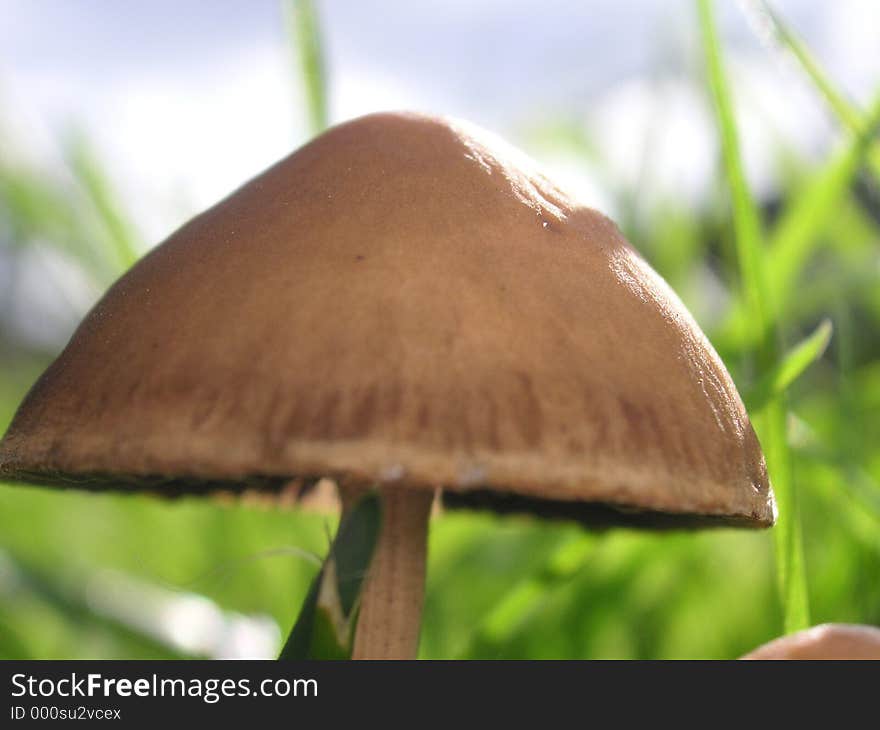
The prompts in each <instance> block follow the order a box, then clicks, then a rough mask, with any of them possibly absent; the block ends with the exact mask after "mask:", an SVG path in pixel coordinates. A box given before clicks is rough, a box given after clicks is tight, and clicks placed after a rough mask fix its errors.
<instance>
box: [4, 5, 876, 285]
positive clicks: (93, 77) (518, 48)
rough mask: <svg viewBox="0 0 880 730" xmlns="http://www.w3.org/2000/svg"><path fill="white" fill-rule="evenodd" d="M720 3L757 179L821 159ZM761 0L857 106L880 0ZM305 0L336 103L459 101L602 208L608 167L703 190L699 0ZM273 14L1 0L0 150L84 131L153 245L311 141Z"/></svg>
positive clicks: (454, 105)
mask: <svg viewBox="0 0 880 730" xmlns="http://www.w3.org/2000/svg"><path fill="white" fill-rule="evenodd" d="M716 5H717V7H718V14H719V18H720V22H721V30H722V35H723V39H724V43H725V48H726V51H727V54H728V57H729V60H730V68H731V75H732V77H733V79H734V83H735V88H736V92H737V103H738V109H739V114H740V120H739V121H740V125H741V133H742V138H743V146H744V149H745V156H746V166H747V171H748V174H749V177H750V179H751V181H752V183H753V185H754V186H755V188H756V189H757V190H758V191H759V193H767V192H769V191H772V188H773V185H774V174H775V165H776V159H775V158H774V157H773V155H772V154H771V152H770V150H774V149H778V147H779V144H778V143H779V141H780V140H783V141H784V143H785V144H786V145H788V146H790V147H791V148H792V149H794V150H797V151H798V152H799V153H800V154H803V155H805V156H810V155H815V156H817V157H818V156H819V155H820V154H823V153H824V152H825V151H826V150H827V148H828V147H829V146H830V145H833V144H834V143H835V139H836V136H837V134H836V132H837V128H836V125H835V124H834V123H833V121H832V120H831V119H830V117H829V116H828V115H827V114H825V110H824V107H823V105H822V102H821V101H820V100H819V99H818V97H817V96H816V94H815V92H814V91H813V90H812V89H811V88H810V87H809V85H808V84H807V83H806V82H805V81H804V79H803V78H802V77H801V76H800V75H799V74H798V73H797V71H796V70H795V69H794V67H793V65H792V64H791V63H786V62H785V59H784V58H783V56H782V55H781V54H779V53H775V52H773V51H772V50H769V49H768V48H767V47H766V46H764V45H762V44H761V42H760V40H759V38H758V34H757V33H756V32H755V29H754V27H753V26H752V25H750V24H749V22H748V20H747V18H746V14H745V13H744V12H743V11H742V8H741V3H737V2H733V1H732V0H731V1H728V0H724V1H722V2H717V3H716ZM773 5H774V7H775V8H776V9H777V10H778V12H779V13H780V14H781V15H782V16H783V17H784V18H785V19H786V20H787V21H788V22H789V23H790V24H791V25H792V26H793V27H794V28H795V29H796V30H797V31H798V33H799V34H800V35H801V36H803V38H804V39H805V40H806V41H807V43H808V44H809V46H810V47H811V49H812V50H813V52H814V54H815V55H816V57H817V58H818V59H819V60H820V62H821V64H822V65H823V67H824V68H825V69H826V70H827V72H828V73H829V75H830V76H831V77H832V78H833V79H834V81H835V82H836V83H837V84H839V85H840V86H841V87H842V88H844V89H845V90H846V91H847V92H848V94H849V95H850V96H851V97H852V98H853V99H854V100H856V101H857V102H859V103H861V104H866V103H867V102H868V100H869V99H870V98H871V95H872V93H873V92H874V91H875V88H874V86H875V84H876V82H877V80H878V79H880V53H878V52H877V49H878V48H880V2H877V0H842V1H838V2H834V3H831V2H824V1H822V0H775V2H774V3H773ZM317 6H318V12H319V17H320V21H321V26H322V28H323V32H324V39H325V54H326V62H327V66H328V69H329V80H330V100H331V116H332V120H333V121H342V120H344V119H348V118H351V117H355V116H358V115H361V114H364V113H368V112H371V111H376V110H381V109H417V110H423V111H430V112H436V113H442V114H449V115H453V116H458V117H463V118H466V119H469V120H471V121H473V122H476V123H477V124H480V125H483V126H486V127H488V128H490V129H492V130H493V131H496V132H499V133H501V134H502V135H504V136H507V137H509V138H511V140H512V141H513V142H514V143H515V144H519V145H520V146H523V147H524V148H525V149H526V151H527V152H529V153H531V154H533V155H534V156H537V157H538V158H539V159H541V161H542V162H544V163H545V164H546V165H547V166H548V167H549V168H550V170H551V172H552V173H553V174H554V175H555V176H556V177H559V178H560V179H561V181H562V182H563V183H564V184H566V185H568V186H569V187H573V188H574V189H575V190H576V192H577V193H578V194H580V196H581V197H582V198H583V199H584V201H585V202H586V203H588V204H590V205H593V206H594V207H597V208H600V209H602V210H603V211H604V212H606V213H609V214H610V215H612V216H614V214H615V212H616V211H615V210H614V209H613V205H614V203H613V200H612V196H611V195H610V194H609V190H610V189H611V188H613V187H615V186H620V185H624V186H625V185H629V186H635V185H641V184H644V187H645V195H652V194H657V195H661V196H662V195H669V194H673V195H677V196H684V197H685V198H687V199H688V201H696V202H699V200H700V199H701V197H703V196H705V195H706V194H707V190H709V189H710V181H711V176H712V171H713V166H714V164H715V159H716V143H715V136H714V131H713V129H712V121H711V117H710V115H709V109H708V107H707V104H706V99H705V94H704V91H703V89H702V88H701V87H700V86H699V85H698V83H696V81H698V80H699V76H700V74H701V73H702V70H701V56H700V47H699V38H698V35H697V23H696V11H695V3H694V2H692V1H691V0H665V1H663V0H593V1H592V2H585V1H577V0H542V2H536V1H534V2H525V1H523V0H445V1H441V0H420V1H419V2H413V1H412V0H384V1H382V2H379V1H370V0H365V1H363V2H355V1H354V0H317ZM281 17H282V16H281V11H280V5H279V3H278V2H277V1H276V0H214V1H213V2H210V3H209V2H204V1H203V2H195V1H194V0H151V2H134V1H133V0H119V1H116V2H111V0H67V1H62V0H0V155H8V156H10V157H11V158H12V159H14V160H19V159H23V160H27V161H29V162H34V163H35V164H38V165H42V166H43V167H44V168H46V169H47V170H49V171H50V172H51V171H52V169H53V168H57V167H59V166H60V165H61V161H60V158H59V149H58V140H59V137H60V136H61V135H62V134H64V133H65V132H66V131H67V130H69V129H71V128H74V127H76V128H80V129H83V130H85V132H86V133H87V134H88V136H89V138H90V139H91V142H92V145H93V147H94V148H95V149H96V150H97V152H98V154H99V156H100V157H101V159H102V160H103V161H104V162H105V163H106V165H107V168H108V170H109V171H110V175H111V177H112V179H113V181H114V183H116V185H117V186H118V187H119V189H120V190H121V191H122V196H123V198H124V200H125V202H126V205H127V207H128V208H129V210H130V211H131V213H132V215H133V216H134V218H135V219H136V221H137V224H138V227H139V228H140V229H141V230H142V231H143V236H144V239H145V241H148V242H149V243H150V244H153V243H156V242H158V241H160V240H162V239H163V238H164V237H165V236H167V235H168V234H169V233H170V232H172V231H173V230H174V229H175V228H176V227H178V226H179V225H180V224H182V223H183V222H184V221H185V220H186V219H187V218H188V217H190V216H191V215H192V214H194V213H195V212H198V211H199V210H202V209H204V208H205V207H207V206H209V205H211V204H212V203H214V202H216V201H217V200H219V199H220V198H222V197H223V196H225V195H226V194H228V193H229V192H231V191H232V190H234V189H235V188H236V187H238V186H239V185H240V184H242V183H243V182H245V181H246V180H247V179H249V178H250V177H252V176H254V175H256V174H258V173H259V172H260V171H261V170H262V169H264V168H265V167H267V166H268V165H270V164H271V163H272V162H274V161H275V160H277V159H279V158H281V157H283V156H284V155H286V154H288V153H289V152H291V151H292V150H293V149H295V148H296V147H297V146H299V145H300V144H302V143H303V142H304V141H305V140H306V139H307V130H306V124H305V120H306V115H305V113H304V110H303V103H302V98H303V97H302V89H301V88H300V85H299V80H298V78H297V76H296V74H295V73H294V72H293V69H292V66H291V52H290V47H289V46H288V45H287V43H286V40H285V37H284V33H283V26H282V22H281ZM559 119H564V120H566V121H568V122H570V123H571V124H573V125H575V126H576V127H578V128H582V129H583V130H584V132H585V134H586V135H587V136H588V137H589V138H590V140H591V141H592V143H593V146H594V147H595V149H596V150H597V155H598V159H596V160H594V161H593V162H589V161H586V162H585V161H584V160H580V159H578V160H573V159H572V158H571V156H570V155H568V154H566V153H565V151H564V150H559V149H555V148H554V147H553V145H548V144H546V143H545V142H544V141H542V140H544V137H542V136H541V135H540V134H538V133H537V132H536V130H540V129H542V128H543V127H546V126H547V125H550V124H552V123H554V122H555V121H558V120H559ZM646 150H649V151H650V153H651V155H650V157H651V160H652V165H653V169H652V170H651V171H650V174H649V175H648V176H647V182H646V183H645V182H644V181H645V174H644V170H643V166H642V163H643V160H644V158H645V152H646ZM600 168H601V170H600ZM36 276H37V278H39V275H36Z"/></svg>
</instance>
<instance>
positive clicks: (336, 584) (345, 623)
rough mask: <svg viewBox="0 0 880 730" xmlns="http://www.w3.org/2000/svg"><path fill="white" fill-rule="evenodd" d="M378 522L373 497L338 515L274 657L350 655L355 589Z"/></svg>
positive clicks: (356, 599) (357, 590) (370, 554)
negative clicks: (319, 564)
mask: <svg viewBox="0 0 880 730" xmlns="http://www.w3.org/2000/svg"><path fill="white" fill-rule="evenodd" d="M381 522H382V519H381V505H380V502H379V496H378V495H377V494H375V493H370V494H367V495H365V496H364V497H363V498H361V499H360V500H359V501H358V502H357V503H356V504H355V505H354V507H353V508H352V510H351V512H350V513H348V514H347V515H345V516H344V517H343V519H342V522H341V524H340V526H339V530H338V531H337V533H336V539H335V540H334V541H333V545H332V546H331V547H330V552H329V554H328V555H327V558H326V560H325V561H324V565H323V566H322V568H321V570H320V572H319V573H318V575H317V576H316V577H315V579H314V581H313V582H312V585H311V587H310V588H309V592H308V594H307V595H306V599H305V601H304V602H303V606H302V609H301V610H300V614H299V617H298V618H297V621H296V623H295V624H294V627H293V629H292V631H291V632H290V636H289V637H288V639H287V642H286V643H285V644H284V648H283V649H282V650H281V655H280V656H279V657H278V658H279V659H282V660H294V659H348V658H350V657H351V651H352V642H353V639H354V627H355V625H356V621H357V612H358V607H359V605H360V601H359V598H360V593H361V588H362V586H363V581H364V578H365V577H366V574H367V569H368V568H369V567H370V561H371V560H372V557H373V551H374V550H375V547H376V543H377V541H378V539H379V529H380V527H381Z"/></svg>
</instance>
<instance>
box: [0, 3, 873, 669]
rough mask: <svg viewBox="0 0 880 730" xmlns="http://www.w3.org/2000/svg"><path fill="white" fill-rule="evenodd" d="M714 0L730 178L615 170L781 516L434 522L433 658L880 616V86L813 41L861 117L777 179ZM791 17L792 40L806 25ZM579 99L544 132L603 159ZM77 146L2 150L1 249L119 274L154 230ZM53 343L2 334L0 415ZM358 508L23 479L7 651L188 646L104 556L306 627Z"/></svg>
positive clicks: (317, 101)
mask: <svg viewBox="0 0 880 730" xmlns="http://www.w3.org/2000/svg"><path fill="white" fill-rule="evenodd" d="M287 8H288V11H289V12H288V14H287V18H288V25H287V28H288V30H289V31H290V36H289V37H290V38H291V43H292V46H291V48H292V50H293V52H294V53H295V58H296V69H297V74H300V75H301V76H300V78H302V80H303V81H302V84H301V87H302V88H303V89H304V90H305V91H306V96H305V98H304V100H303V109H304V110H305V112H304V113H306V114H307V116H308V118H309V119H310V120H311V121H310V123H309V124H310V129H311V131H312V132H313V133H317V132H318V131H320V130H321V129H323V128H324V127H325V126H326V124H327V103H326V99H327V94H326V87H327V82H328V79H327V78H326V71H325V69H324V61H323V50H322V46H321V43H320V37H319V35H318V33H317V23H316V16H315V14H314V7H312V5H311V4H306V3H289V4H288V5H287ZM697 10H698V12H697V13H696V14H695V16H694V18H693V23H694V29H696V30H699V32H700V33H701V37H702V40H703V46H702V53H703V58H704V59H705V68H706V69H707V72H708V73H707V74H706V78H704V79H700V80H699V81H700V83H703V84H705V86H706V89H707V92H708V100H709V102H710V103H711V104H712V106H713V109H714V111H715V120H716V128H717V137H718V145H719V164H718V169H717V178H718V179H717V189H718V191H719V194H718V195H716V196H714V197H710V198H709V200H708V202H707V203H705V204H704V205H702V206H694V207H690V206H688V205H686V204H685V203H683V202H681V200H678V199H676V198H674V197H673V196H672V195H671V194H670V195H667V196H666V197H661V196H660V195H654V196H645V195H644V191H643V190H641V189H635V188H633V189H624V188H613V187H611V186H609V189H608V190H607V192H608V194H609V195H611V196H613V198H614V202H615V203H616V204H619V207H620V209H621V210H623V211H626V215H625V216H624V217H623V218H622V219H621V221H620V223H621V226H622V228H623V230H624V233H625V234H626V235H627V237H628V238H629V239H630V240H631V241H632V242H633V243H634V244H635V245H636V246H637V247H638V248H639V249H640V250H641V251H642V252H643V253H644V255H645V256H646V257H647V258H648V259H649V260H650V262H651V263H652V265H654V266H655V267H656V268H657V270H658V271H659V272H660V273H661V274H662V275H663V276H664V277H665V278H666V279H667V280H668V281H669V282H670V284H671V285H672V286H673V287H674V288H675V290H676V291H677V292H678V293H679V294H680V295H681V296H682V298H683V300H684V301H685V303H686V304H687V306H688V307H689V308H690V309H691V311H692V312H694V314H695V316H696V317H697V319H698V321H699V322H700V324H701V326H702V327H703V329H704V330H705V331H706V333H707V335H708V336H709V338H710V339H711V341H712V342H713V344H714V345H715V347H716V349H717V350H718V351H719V354H720V355H721V356H722V358H723V359H724V361H725V363H726V365H727V366H728V368H729V369H730V371H731V373H732V375H733V377H734V379H735V381H736V383H737V385H738V387H739V389H740V392H741V393H743V394H744V396H745V399H746V402H747V405H748V407H749V410H750V413H751V415H752V416H753V418H754V420H755V422H756V426H757V429H758V432H759V435H760V438H761V440H762V444H763V446H764V449H765V451H766V453H767V457H768V463H769V465H770V471H771V477H772V479H773V484H774V488H775V490H776V493H777V497H778V500H779V507H780V522H779V525H778V526H777V527H776V528H774V530H772V531H765V532H751V531H742V530H712V531H705V532H699V533H664V534H653V533H640V532H636V531H632V530H615V531H611V532H607V533H598V534H597V533H590V532H585V531H583V530H581V529H580V528H578V527H576V526H573V525H568V524H553V523H545V522H539V521H536V520H529V519H526V518H504V519H500V518H495V517H491V516H488V515H484V514H445V515H442V516H441V517H439V518H438V519H436V520H434V521H433V522H432V526H431V535H430V546H429V567H428V589H427V596H426V605H425V620H424V630H423V636H422V644H421V649H420V654H421V656H422V657H425V658H448V657H461V658H518V657H533V658H544V657H548V658H549V657H558V658H585V657H591V658H593V657H594V658H680V657H694V658H729V657H735V656H739V655H741V654H743V653H745V652H746V651H748V650H750V649H751V648H754V647H755V646H756V645H757V644H759V643H761V642H763V641H766V640H768V639H770V638H772V637H774V636H776V635H779V634H780V633H782V632H784V631H787V630H792V629H794V628H797V627H799V626H802V625H805V624H806V623H808V622H811V623H818V622H822V621H853V622H862V623H873V624H880V448H878V444H880V285H878V284H880V270H878V267H877V261H878V259H877V250H878V240H880V223H878V221H880V211H878V210H877V207H876V204H875V203H872V202H871V201H870V200H867V199H866V198H865V196H864V195H862V194H860V193H859V192H858V188H857V186H856V181H857V180H859V179H860V176H861V175H862V174H863V173H864V172H865V171H866V170H867V171H874V170H875V168H874V164H875V163H874V157H875V156H876V150H877V144H876V124H877V119H878V116H880V102H873V103H871V104H868V105H866V107H865V109H864V110H862V109H861V108H859V107H858V105H856V104H855V103H854V102H853V101H851V100H849V99H847V97H846V96H845V95H844V94H842V93H840V92H839V91H838V90H837V89H836V87H835V85H834V82H833V80H832V79H831V78H830V77H829V76H828V75H827V74H825V73H824V72H823V71H822V70H821V69H820V68H819V66H818V65H817V64H816V62H815V59H813V58H812V56H811V55H810V54H809V50H808V49H806V48H805V47H804V46H803V44H802V43H801V45H800V47H799V48H798V49H797V51H796V52H795V50H794V49H792V51H791V52H792V53H794V56H795V58H796V60H797V62H798V63H799V64H802V66H803V68H804V69H805V74H804V78H805V79H807V81H808V82H809V83H811V84H814V85H815V88H816V113H822V112H823V111H824V108H825V107H827V108H828V109H831V111H832V113H833V114H834V115H835V118H837V119H838V120H839V122H840V125H839V126H840V134H839V140H838V143H837V144H836V145H835V146H834V147H833V148H831V149H828V150H827V151H826V152H825V153H824V154H823V155H822V156H821V158H820V159H809V160H807V159H802V158H800V157H798V155H797V154H796V153H794V152H793V151H792V150H789V149H780V150H778V158H779V159H780V160H782V161H784V164H785V167H784V169H781V170H780V175H779V179H780V187H779V189H778V191H777V194H778V199H774V200H772V201H766V200H755V198H754V196H753V194H752V192H751V191H750V190H749V188H748V185H747V182H746V176H745V173H744V170H743V164H742V159H741V155H740V151H739V140H738V136H737V135H738V130H737V128H736V123H735V120H736V111H737V99H738V98H739V96H740V95H739V90H738V89H737V87H736V85H735V83H732V82H731V81H730V80H729V79H728V77H727V74H726V73H725V67H724V48H723V44H722V40H721V38H719V36H718V32H717V29H716V28H715V24H714V19H713V14H712V5H711V4H710V3H709V2H705V1H701V2H700V3H699V4H698V6H697ZM291 11H296V12H291ZM774 22H775V23H776V24H777V25H778V26H779V27H783V26H784V19H782V18H780V17H778V16H774ZM777 38H779V39H781V40H779V44H781V47H784V48H786V49H787V48H788V47H789V46H791V45H792V44H793V42H794V41H792V39H795V40H797V39H796V37H795V36H794V34H793V33H791V32H790V31H788V32H787V33H785V34H781V35H778V36H777ZM798 42H799V41H798ZM787 52H788V51H787ZM702 65H703V64H701V66H702ZM772 80H773V79H771V81H772ZM775 80H776V81H777V82H778V83H779V84H780V85H783V84H785V83H787V80H786V78H785V77H784V76H782V75H780V76H778V77H777V78H776V79H775ZM6 113H7V114H10V113H12V112H11V111H9V110H7V112H6ZM574 119H576V115H575V114H574V113H571V112H569V111H567V110H561V111H560V113H559V115H558V116H557V117H556V118H555V119H553V120H552V122H551V124H549V125H548V126H547V128H546V129H543V130H535V134H534V136H533V137H532V139H533V140H538V139H541V140H542V142H544V143H546V146H550V147H553V148H554V149H555V150H557V151H558V150H565V152H566V154H567V155H568V156H569V158H570V159H571V160H574V161H577V162H579V163H580V164H583V165H585V166H590V167H592V168H595V167H596V166H597V165H601V164H602V158H601V155H600V153H599V146H598V145H596V144H595V143H594V140H592V139H591V137H590V130H589V129H585V128H584V127H583V126H582V125H580V124H579V123H576V122H574V121H572V120H574ZM659 131H661V132H662V130H659ZM0 142H2V143H3V144H9V145H10V146H13V143H14V140H10V139H9V138H8V137H5V138H4V139H2V140H0ZM535 148H537V145H534V146H533V150H534V149H535ZM60 149H61V152H62V158H63V159H65V160H66V161H67V162H68V165H69V169H68V170H66V171H64V172H63V174H60V173H58V172H57V171H54V170H45V169H41V168H39V167H37V166H34V165H32V164H29V163H28V161H27V159H26V158H24V157H21V156H18V155H16V156H12V155H3V156H0V254H2V255H3V256H4V257H5V258H7V259H8V260H10V261H12V262H14V261H16V260H18V257H23V256H25V255H26V254H27V253H28V251H30V250H31V249H32V248H34V247H47V246H48V247H51V248H52V249H53V250H54V251H56V252H57V253H58V254H59V255H62V256H63V257H64V258H65V259H66V260H67V261H68V263H70V264H71V265H74V266H77V267H78V268H79V270H80V271H81V272H82V273H83V277H84V279H86V280H87V281H89V282H91V284H92V285H93V287H94V290H95V292H96V293H98V292H100V291H101V290H103V289H104V288H105V287H106V286H107V285H108V284H109V283H110V282H111V281H112V280H113V279H114V278H115V277H116V276H118V274H119V273H120V272H121V271H122V270H124V269H125V268H126V267H127V266H128V265H129V264H130V262H131V260H132V257H133V256H134V255H135V253H136V252H137V251H139V250H141V249H142V245H141V241H140V236H139V233H138V231H137V227H136V226H135V225H134V224H133V223H132V218H131V216H130V214H129V213H128V211H126V210H125V206H124V205H123V204H122V203H121V197H120V196H119V195H118V193H117V192H116V191H115V188H114V186H113V184H112V182H111V181H112V179H113V176H112V175H111V174H110V173H109V171H107V170H106V169H105V167H104V166H103V165H102V163H101V161H100V146H99V145H98V144H96V140H95V138H89V137H86V136H85V135H84V133H83V134H82V135H81V136H80V137H78V138H72V137H68V138H66V139H62V140H61V141H60ZM651 164H652V162H651V160H650V159H648V160H646V162H645V165H646V166H647V167H648V168H649V167H650V165H651ZM650 172H651V170H650V169H647V170H646V174H645V176H644V180H651V179H652V176H651V174H650ZM608 179H611V178H610V177H609V178H608ZM648 200H650V201H653V202H651V204H650V205H648V204H646V202H645V201H648ZM7 294H8V292H2V291H0V302H2V303H3V304H0V306H8V305H9V304H8V302H9V300H8V299H4V298H3V297H4V295H7ZM0 314H3V313H2V312H0ZM77 314H79V315H81V314H82V313H81V312H79V313H77ZM3 321H4V319H3V318H2V317H0V326H2V322H3ZM59 346H60V343H59ZM54 354H55V353H54V352H52V353H42V352H37V351H33V349H31V348H29V347H28V346H27V345H26V344H24V343H22V342H19V341H17V340H16V339H15V337H14V333H12V332H6V331H0V428H3V427H5V425H6V423H7V422H8V420H9V418H11V416H12V413H13V410H14V408H15V407H16V405H17V404H18V402H19V401H20V400H21V398H22V397H23V396H24V394H25V392H26V391H27V388H28V387H29V386H30V384H31V383H32V382H33V380H34V379H35V378H36V377H37V375H38V374H39V372H40V371H41V370H42V368H43V367H45V365H46V364H47V362H48V361H49V359H50V357H51V356H52V355H54ZM335 528H336V522H335V518H331V517H327V516H324V515H320V514H314V513H302V512H295V511H291V510H285V509H272V508H268V507H258V506H255V505H254V504H249V503H237V504H219V503H216V502H211V501H206V500H196V499H184V500H177V501H161V500H155V499H150V498H147V497H137V496H126V495H119V494H101V495H97V494H83V493H79V492H76V491H64V492H57V491H50V490H42V489H37V488H23V487H18V486H4V485H0V657H7V658H11V657H76V658H84V657H105V658H123V657H177V656H181V652H180V650H179V649H175V648H174V647H173V646H170V645H168V644H167V643H163V642H162V641H159V640H157V639H155V637H151V636H149V635H146V634H145V633H144V632H143V631H138V630H137V628H136V627H132V626H131V625H130V624H128V623H126V622H120V621H119V620H115V619H112V618H109V617H108V616H106V615H104V614H102V613H101V612H100V611H97V610H96V609H95V605H94V602H93V601H90V600H89V586H90V585H92V584H93V580H94V578H95V577H96V576H100V575H101V574H102V571H104V570H113V571H119V572H121V573H123V574H125V575H127V576H131V577H134V578H137V579H138V580H140V581H143V582H144V583H146V584H149V585H155V586H161V587H164V588H167V589H169V590H171V591H172V592H176V593H184V592H185V593H195V594H199V595H201V596H203V597H204V598H206V599H208V600H210V601H211V602H212V603H213V604H214V605H216V606H218V607H220V608H222V609H224V610H226V611H228V612H236V613H240V614H245V615H249V616H257V615H267V616H269V617H271V618H272V619H273V620H274V622H275V623H276V624H277V627H278V636H279V639H280V638H283V636H285V635H286V634H287V632H288V631H289V630H290V628H291V626H292V625H293V623H294V620H295V618H296V615H297V612H298V609H299V607H300V606H301V605H302V603H303V601H304V599H305V598H306V596H307V593H308V589H309V586H310V584H311V582H312V581H313V579H314V578H315V576H316V574H317V572H318V570H319V565H320V563H319V561H318V560H316V558H315V556H323V555H325V554H326V553H327V549H328V546H329V537H330V536H331V535H332V534H333V532H334V531H335Z"/></svg>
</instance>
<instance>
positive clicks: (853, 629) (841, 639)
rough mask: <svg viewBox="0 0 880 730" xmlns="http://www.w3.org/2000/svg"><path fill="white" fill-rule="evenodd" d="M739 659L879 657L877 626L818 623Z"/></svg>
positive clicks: (769, 643)
mask: <svg viewBox="0 0 880 730" xmlns="http://www.w3.org/2000/svg"><path fill="white" fill-rule="evenodd" d="M743 659H880V629H878V628H875V627H873V626H863V625H859V624H822V625H821V626H814V627H813V628H811V629H805V630H804V631H798V632H797V633H795V634H790V635H789V636H783V637H781V638H779V639H774V640H773V641H770V642H768V643H766V644H763V645H762V646H759V647H758V648H757V649H755V650H754V651H752V652H750V653H748V654H746V655H745V656H744V657H743Z"/></svg>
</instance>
